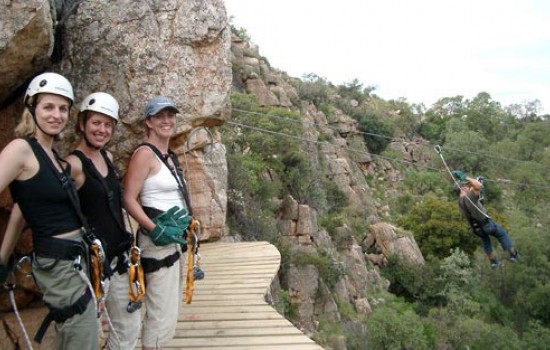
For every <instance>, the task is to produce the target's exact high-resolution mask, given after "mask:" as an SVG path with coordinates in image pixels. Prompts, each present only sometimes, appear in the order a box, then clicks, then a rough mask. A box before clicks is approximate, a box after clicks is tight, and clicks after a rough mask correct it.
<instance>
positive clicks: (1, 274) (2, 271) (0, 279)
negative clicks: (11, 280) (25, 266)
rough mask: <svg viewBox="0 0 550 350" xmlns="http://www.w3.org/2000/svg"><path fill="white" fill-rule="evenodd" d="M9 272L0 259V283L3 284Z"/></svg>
mask: <svg viewBox="0 0 550 350" xmlns="http://www.w3.org/2000/svg"><path fill="white" fill-rule="evenodd" d="M9 273H10V270H9V269H8V267H7V266H6V265H4V264H3V263H2V262H1V261H0V283H2V284H4V283H5V282H6V280H7V279H8V274H9Z"/></svg>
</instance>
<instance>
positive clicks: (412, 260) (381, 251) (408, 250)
mask: <svg viewBox="0 0 550 350" xmlns="http://www.w3.org/2000/svg"><path fill="white" fill-rule="evenodd" d="M362 247H363V250H364V251H365V252H366V254H367V258H368V259H369V260H370V261H371V262H372V263H373V264H376V265H379V266H385V265H386V263H387V261H388V258H389V257H390V256H392V255H396V256H397V257H399V258H400V259H401V260H402V261H403V262H404V263H406V264H413V265H418V264H424V262H425V261H424V257H423V256H422V253H421V252H420V248H418V244H416V241H415V240H414V237H413V236H412V235H411V234H410V233H408V232H405V231H404V230H402V229H400V228H398V227H395V226H393V225H391V224H388V223H383V222H380V223H377V224H374V225H371V226H370V227H369V233H368V235H367V236H366V237H365V238H364V240H363V242H362ZM373 248H375V251H376V252H374V253H369V252H370V251H372V249H373Z"/></svg>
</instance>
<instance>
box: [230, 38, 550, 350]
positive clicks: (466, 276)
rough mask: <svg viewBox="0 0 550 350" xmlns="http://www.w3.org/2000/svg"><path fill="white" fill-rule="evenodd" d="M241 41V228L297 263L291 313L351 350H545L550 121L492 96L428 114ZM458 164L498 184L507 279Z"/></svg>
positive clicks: (235, 175) (236, 228)
mask: <svg viewBox="0 0 550 350" xmlns="http://www.w3.org/2000/svg"><path fill="white" fill-rule="evenodd" d="M233 33H234V35H233V38H232V54H233V57H232V66H233V92H232V96H231V102H232V115H231V120H230V121H229V122H228V123H227V124H225V125H224V126H223V127H221V128H220V131H221V134H222V138H223V140H224V144H225V145H226V147H227V153H228V156H227V159H228V175H229V179H228V183H229V196H228V223H229V227H230V234H231V235H234V236H238V237H240V239H245V240H269V241H271V242H273V243H275V244H277V245H278V247H279V249H280V250H281V252H282V253H283V261H284V260H286V261H287V265H286V266H283V267H282V269H281V271H280V274H279V278H280V284H279V285H276V286H274V287H273V295H274V296H276V298H275V304H276V306H277V307H278V309H279V310H280V311H281V312H282V313H284V314H285V315H286V316H287V317H288V318H289V319H290V320H291V321H292V322H293V323H295V324H296V325H297V326H299V327H301V328H302V329H303V330H304V331H306V332H307V333H308V334H310V335H311V336H312V337H313V338H315V339H316V340H317V341H319V342H320V343H322V344H325V345H326V346H328V347H330V348H335V349H364V348H365V345H364V344H369V345H368V347H367V348H369V349H371V348H372V349H387V348H397V349H434V348H435V349H453V348H463V347H464V346H466V347H470V348H476V349H478V348H495V349H501V348H518V349H520V348H530V349H531V348H540V349H542V348H544V347H545V341H542V339H546V340H548V336H549V335H550V329H549V328H548V326H549V324H548V319H547V318H546V317H542V318H541V317H540V316H541V315H540V314H539V311H537V310H542V309H541V307H542V306H541V303H542V304H545V303H546V302H545V301H543V299H541V298H543V296H544V295H546V296H548V295H547V294H546V293H547V292H548V291H549V290H550V289H549V287H548V278H547V277H544V278H542V280H541V279H538V277H535V276H540V274H541V273H543V271H544V270H545V267H543V266H547V261H548V257H549V253H550V250H549V249H548V248H549V245H548V240H547V238H548V233H547V231H546V230H545V229H544V227H546V225H548V219H547V217H546V214H545V211H544V209H543V208H546V207H547V204H546V203H547V200H548V198H549V197H548V194H549V190H550V188H547V187H546V186H545V180H546V178H547V176H548V175H547V174H548V173H547V167H548V165H550V164H548V160H550V158H548V153H547V152H548V151H547V149H546V147H547V146H548V144H549V141H550V138H549V137H548V136H546V135H548V131H550V130H549V129H550V127H549V125H548V123H547V117H548V116H538V115H536V114H534V113H533V112H532V111H531V113H527V112H525V111H529V106H507V107H506V108H504V107H502V106H501V105H500V104H499V103H498V102H497V101H493V100H492V99H491V97H490V95H489V94H487V93H485V92H481V93H479V94H478V96H476V97H475V98H474V99H472V100H466V99H464V98H462V97H461V96H455V97H442V98H441V100H440V101H438V103H436V104H435V105H434V106H431V107H430V108H426V107H425V106H418V105H410V104H408V103H407V102H406V100H398V101H385V100H383V99H381V98H379V97H378V96H377V95H376V91H375V90H374V89H373V88H370V87H367V88H364V87H363V85H362V84H361V83H360V82H358V81H352V82H350V83H347V84H344V85H341V86H335V85H333V84H331V83H330V82H328V81H326V79H324V78H322V77H318V76H316V75H315V74H310V75H309V76H306V77H302V78H295V77H290V76H288V75H287V74H286V73H285V72H282V71H280V70H278V69H277V68H274V67H271V66H270V65H269V61H268V58H266V57H262V56H261V55H260V48H259V47H258V46H256V45H253V44H251V43H250V42H249V41H248V37H247V35H246V30H245V29H242V28H240V29H237V28H233ZM519 107H522V108H519ZM518 111H524V114H520V113H518ZM514 113H515V114H514ZM535 130H536V131H535ZM543 130H544V131H543ZM437 145H441V149H442V152H441V156H440V155H439V154H438V153H437V152H436V150H435V146H437ZM442 160H445V161H446V162H447V163H448V165H449V166H450V167H451V169H452V170H455V169H463V170H465V171H466V172H469V173H470V174H472V175H476V176H477V175H484V177H485V178H486V179H487V181H486V182H485V183H486V188H487V194H486V197H487V203H486V205H488V207H489V210H490V213H491V215H493V218H494V219H495V221H498V222H501V223H503V224H504V225H505V227H506V228H507V229H508V230H509V232H511V236H512V238H513V239H514V241H515V243H516V245H517V246H518V249H519V250H520V251H521V253H522V259H521V263H520V264H515V265H514V264H511V263H510V262H508V261H507V254H506V253H505V252H504V251H502V249H501V248H500V247H499V246H497V242H496V240H494V242H493V243H494V246H495V250H496V252H497V254H498V255H499V256H500V257H501V259H502V260H503V261H504V263H505V265H504V267H503V268H502V269H500V270H497V271H494V270H491V268H490V266H489V264H488V262H487V260H486V258H485V257H484V256H483V255H484V254H483V251H482V249H481V241H480V240H479V238H477V237H476V236H474V235H473V234H471V233H469V231H468V225H467V223H466V221H465V220H464V218H462V217H461V215H460V212H459V210H458V206H457V204H456V197H455V196H454V194H453V193H452V189H451V188H452V181H451V177H450V174H449V173H448V171H447V169H446V168H445V164H443V162H442ZM526 169H531V170H529V172H530V174H531V175H530V176H527V172H526ZM527 203H529V205H528V204H527ZM534 242H537V243H536V245H538V247H537V248H535V246H534ZM535 261H537V263H535ZM541 261H544V263H542V264H540V265H539V263H540V262H541ZM543 274H544V273H543ZM531 276H532V277H531ZM527 286H530V287H527ZM535 290H536V291H535ZM277 297H278V298H277ZM544 298H545V297H544ZM532 303H534V304H532ZM390 334H391V336H390ZM504 339H506V340H504Z"/></svg>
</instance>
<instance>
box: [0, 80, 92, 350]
mask: <svg viewBox="0 0 550 350" xmlns="http://www.w3.org/2000/svg"><path fill="white" fill-rule="evenodd" d="M73 101H74V96H73V89H72V86H71V84H70V83H69V81H68V80H67V79H66V78H65V77H63V76H61V75H59V74H56V73H44V74H40V75H38V76H37V77H35V78H34V79H33V80H32V81H31V83H30V84H29V87H28V89H27V91H26V94H25V98H24V104H25V109H24V112H23V115H22V118H21V122H20V123H19V125H18V126H17V127H16V129H15V134H16V136H18V137H19V138H17V139H15V140H13V141H11V142H10V143H9V144H8V145H6V147H5V148H4V149H3V150H2V152H1V153H0V169H1V170H0V191H3V190H4V189H5V188H6V187H8V186H9V188H10V191H11V194H12V197H13V200H14V203H15V204H14V207H13V210H12V213H11V216H10V221H9V223H8V226H7V227H6V232H5V235H4V241H3V242H2V247H1V249H0V282H3V280H5V278H6V275H7V273H8V269H7V267H6V265H7V262H8V260H9V256H10V255H11V253H12V252H13V249H14V247H15V244H16V243H17V240H18V239H19V237H20V235H21V231H22V229H23V227H24V226H25V221H26V222H27V224H28V226H29V227H30V228H31V230H32V239H33V275H34V278H35V281H36V284H37V286H38V288H39V289H40V290H41V291H42V293H43V300H44V302H45V303H46V305H47V306H48V308H49V311H50V312H49V314H48V315H47V316H46V319H45V320H44V322H43V323H42V326H41V327H40V329H39V331H38V333H37V335H36V337H35V340H36V341H38V342H40V341H41V338H42V336H43V335H44V333H45V331H46V329H47V328H48V326H49V324H50V323H51V322H52V321H55V322H56V327H55V329H56V347H57V349H97V348H98V322H97V317H96V316H97V315H96V307H95V303H94V302H93V300H94V299H93V293H92V291H91V288H90V282H89V280H88V277H87V276H86V275H85V272H86V270H87V266H86V264H85V259H84V258H85V257H86V256H87V254H86V253H87V247H86V244H85V243H84V237H83V232H82V230H81V227H82V222H81V220H80V217H79V216H78V214H77V212H76V210H75V206H74V202H73V201H72V198H73V197H71V194H73V193H75V189H74V187H72V182H71V181H70V179H69V174H68V173H67V170H66V169H65V168H66V164H65V163H64V162H63V161H62V160H61V159H60V158H59V156H58V155H57V153H56V152H55V150H54V149H53V143H54V140H55V139H56V138H57V137H58V135H59V134H60V133H61V132H62V131H63V129H64V128H65V126H66V124H67V120H68V118H69V112H70V109H71V106H72V104H73Z"/></svg>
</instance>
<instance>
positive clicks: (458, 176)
mask: <svg viewBox="0 0 550 350" xmlns="http://www.w3.org/2000/svg"><path fill="white" fill-rule="evenodd" d="M451 174H453V177H454V178H455V179H457V180H459V181H466V174H465V173H464V172H463V171H462V170H454V171H453V172H452V173H451Z"/></svg>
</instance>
